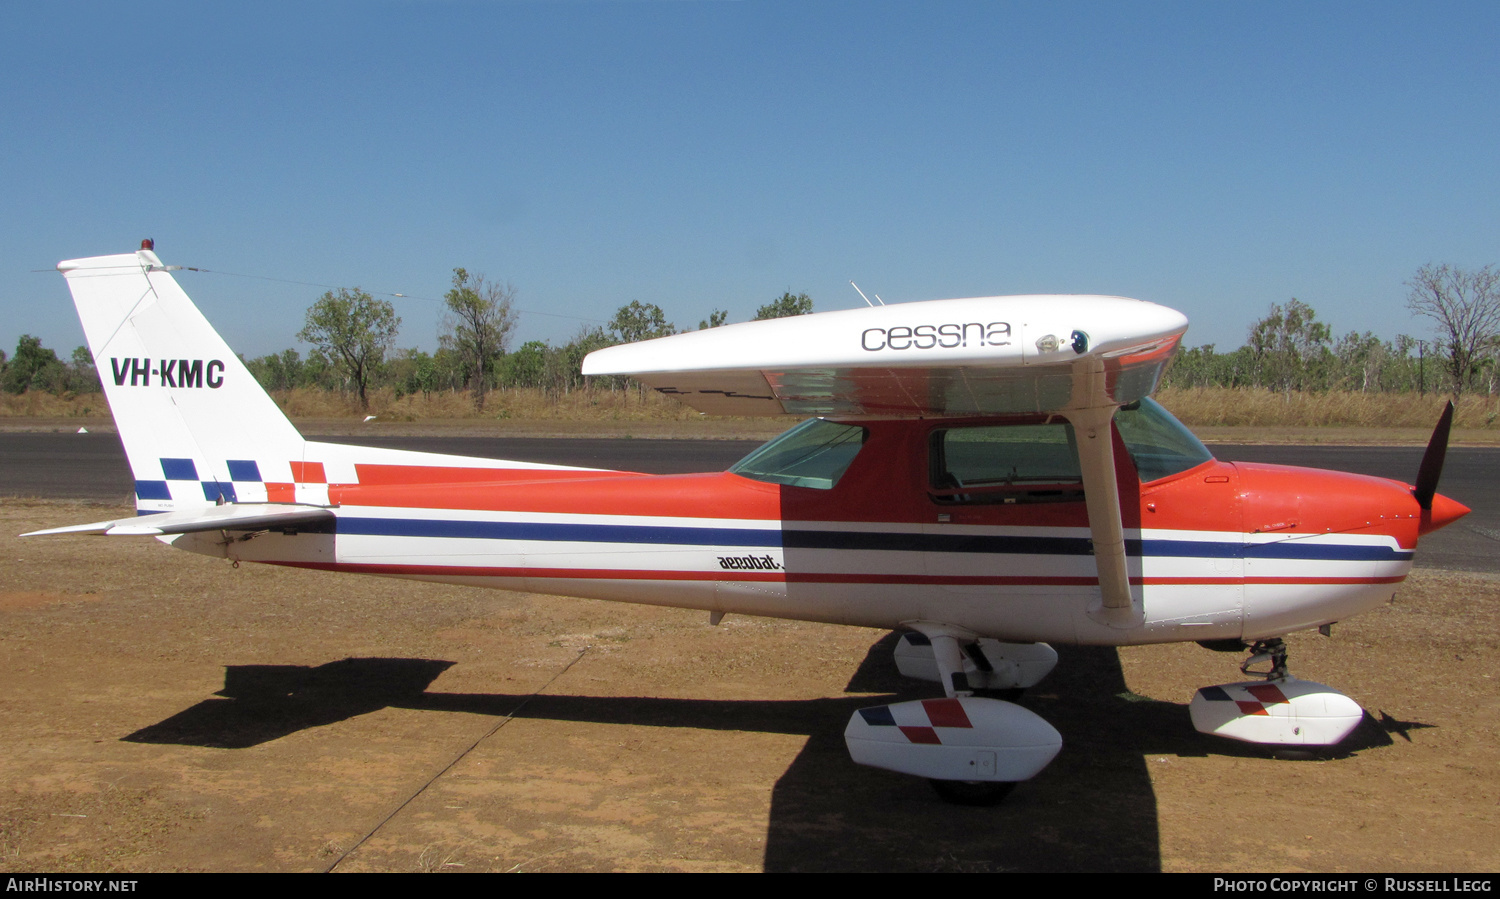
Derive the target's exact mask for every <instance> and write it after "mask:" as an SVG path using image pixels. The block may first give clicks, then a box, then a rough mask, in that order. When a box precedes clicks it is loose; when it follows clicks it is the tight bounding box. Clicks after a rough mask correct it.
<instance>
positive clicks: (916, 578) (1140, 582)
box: [269, 561, 1405, 587]
mask: <svg viewBox="0 0 1500 899" xmlns="http://www.w3.org/2000/svg"><path fill="white" fill-rule="evenodd" d="M269 564H272V565H283V566H286V567H289V568H313V569H317V570H319V571H344V572H350V573H355V574H386V575H406V576H415V575H427V576H434V577H436V576H442V577H454V576H458V577H509V578H559V579H582V580H618V581H641V580H645V581H722V582H724V583H782V582H785V583H789V584H924V585H932V586H953V587H1093V586H1097V585H1098V583H1099V579H1098V578H1093V577H953V576H946V577H945V576H940V575H923V574H814V573H799V572H770V571H737V572H735V573H734V575H733V576H728V575H727V574H726V573H725V572H722V571H662V570H644V569H634V568H536V567H508V566H505V567H502V566H490V565H475V566H464V565H406V564H395V563H391V564H387V563H365V562H295V561H285V562H270V563H269ZM1404 579H1405V578H1403V577H1368V578H1366V577H1348V578H1339V577H1283V578H1274V577H1267V578H1253V579H1251V578H1247V579H1246V580H1245V583H1253V584H1287V585H1293V584H1397V583H1400V582H1401V581H1402V580H1404ZM1130 582H1131V583H1132V584H1135V585H1137V586H1148V587H1149V586H1182V585H1187V586H1193V585H1197V586H1203V585H1232V584H1238V583H1240V581H1239V579H1237V578H1131V579H1130Z"/></svg>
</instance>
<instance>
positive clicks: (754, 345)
mask: <svg viewBox="0 0 1500 899" xmlns="http://www.w3.org/2000/svg"><path fill="white" fill-rule="evenodd" d="M1187 325H1188V322H1187V317H1186V316H1184V315H1183V314H1182V313H1180V312H1177V311H1176V310H1173V309H1168V308H1166V307H1164V306H1158V305H1156V304H1154V303H1147V302H1144V301H1141V300H1132V299H1126V298H1124V297H1104V296H1015V297H981V298H974V299H964V300H938V301H933V302H924V303H913V304H908V305H893V306H877V307H871V308H867V309H852V310H848V311H843V312H825V313H822V314H819V315H809V316H794V317H790V318H781V319H772V320H769V321H759V322H746V323H744V324H739V325H729V326H726V327H721V328H712V329H707V330H702V331H694V332H690V333H688V334H678V335H674V336H671V337H662V338H659V339H656V340H648V341H643V342H641V343H634V344H628V345H624V346H616V347H609V348H607V349H603V350H598V351H596V352H594V353H591V354H589V356H588V358H586V359H585V360H584V363H583V373H584V374H586V375H618V374H623V375H630V376H631V377H634V378H636V379H637V380H639V381H641V382H643V383H645V384H646V385H647V386H649V387H653V388H655V389H656V390H658V391H660V392H662V393H665V394H669V395H672V396H676V397H677V398H679V399H680V400H682V401H683V402H685V403H687V404H688V405H689V406H692V407H693V408H695V409H698V410H699V411H702V412H707V413H712V414H719V415H778V414H783V413H795V414H800V415H822V416H860V417H869V416H882V417H883V416H901V417H906V416H922V417H933V416H938V417H942V416H975V415H1014V414H1020V413H1041V414H1053V413H1055V414H1059V415H1061V416H1063V417H1065V418H1067V419H1068V420H1069V421H1070V422H1072V423H1073V426H1074V429H1075V430H1076V432H1077V433H1078V436H1079V440H1078V456H1079V463H1080V469H1081V471H1082V474H1083V485H1084V499H1085V503H1086V505H1087V507H1088V513H1089V530H1090V533H1091V536H1092V538H1093V550H1094V556H1095V562H1096V564H1097V568H1098V572H1099V586H1100V594H1101V595H1100V606H1099V608H1098V609H1097V610H1096V612H1095V617H1096V618H1098V619H1099V620H1101V621H1104V622H1107V623H1109V624H1111V625H1115V626H1119V627H1128V626H1133V625H1135V624H1137V623H1139V622H1140V621H1141V619H1142V616H1143V610H1142V607H1141V604H1140V602H1139V601H1138V600H1137V599H1133V597H1132V594H1131V589H1130V579H1129V575H1128V572H1127V567H1126V554H1125V531H1124V525H1123V522H1122V520H1121V515H1120V501H1119V494H1118V493H1117V492H1116V481H1115V463H1114V443H1113V437H1112V430H1111V427H1110V422H1111V420H1112V419H1113V416H1114V413H1115V410H1116V409H1118V408H1119V407H1120V406H1122V405H1126V404H1128V403H1132V402H1135V401H1136V400H1139V399H1141V398H1142V397H1145V396H1148V395H1150V393H1151V392H1152V391H1153V390H1155V389H1156V384H1157V381H1158V380H1159V379H1160V377H1161V374H1162V371H1163V369H1164V368H1165V367H1166V364H1167V362H1168V361H1169V360H1170V359H1171V357H1172V353H1173V351H1174V350H1175V349H1176V348H1177V344H1178V342H1179V341H1180V340H1181V339H1182V335H1183V333H1184V332H1185V331H1186V330H1187Z"/></svg>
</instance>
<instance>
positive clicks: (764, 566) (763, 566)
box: [719, 556, 781, 571]
mask: <svg viewBox="0 0 1500 899" xmlns="http://www.w3.org/2000/svg"><path fill="white" fill-rule="evenodd" d="M719 567H720V568H729V569H733V570H735V571H780V570H781V563H780V562H778V561H776V560H775V559H773V558H771V557H770V556H719Z"/></svg>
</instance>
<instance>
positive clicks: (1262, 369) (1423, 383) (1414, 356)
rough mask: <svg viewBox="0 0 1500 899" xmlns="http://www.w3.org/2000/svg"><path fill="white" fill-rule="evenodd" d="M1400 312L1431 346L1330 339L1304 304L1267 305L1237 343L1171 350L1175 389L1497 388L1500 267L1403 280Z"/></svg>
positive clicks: (1425, 271) (1169, 379)
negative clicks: (1423, 324) (1417, 323)
mask: <svg viewBox="0 0 1500 899" xmlns="http://www.w3.org/2000/svg"><path fill="white" fill-rule="evenodd" d="M1406 286H1407V289H1408V292H1407V298H1406V305H1407V309H1408V310H1409V311H1410V312H1411V313H1412V314H1413V315H1414V316H1416V317H1417V318H1425V319H1428V320H1430V321H1431V322H1432V325H1433V332H1434V334H1435V335H1436V339H1430V340H1428V339H1419V338H1416V337H1412V336H1410V335H1406V334H1401V335H1398V336H1397V337H1396V339H1395V340H1381V339H1380V338H1378V337H1376V336H1375V335H1374V334H1373V333H1371V332H1369V331H1366V332H1364V333H1363V334H1360V333H1358V332H1355V331H1350V332H1349V333H1348V334H1345V335H1344V336H1342V337H1338V338H1335V337H1334V334H1333V329H1332V327H1331V326H1329V325H1328V324H1326V323H1324V322H1320V321H1318V315H1317V312H1316V311H1315V310H1314V309H1313V308H1312V307H1311V306H1309V305H1308V304H1306V303H1304V302H1302V301H1300V300H1297V299H1292V300H1290V301H1289V302H1287V303H1286V304H1285V305H1280V304H1273V305H1272V306H1271V311H1270V313H1269V314H1268V315H1266V317H1265V318H1262V319H1261V320H1259V321H1257V322H1256V323H1255V324H1254V325H1252V326H1251V328H1250V333H1249V336H1248V338H1247V339H1246V341H1245V344H1244V346H1241V347H1240V348H1238V349H1236V350H1233V351H1231V352H1227V353H1220V352H1218V351H1217V350H1216V349H1215V347H1214V345H1213V344H1205V345H1203V346H1197V347H1185V348H1183V349H1182V350H1180V351H1179V352H1178V353H1177V357H1176V358H1175V359H1174V360H1173V362H1172V367H1171V368H1170V369H1169V370H1168V372H1167V374H1166V377H1165V378H1164V381H1163V383H1164V384H1165V385H1167V386H1172V387H1259V388H1264V389H1267V390H1274V391H1279V392H1283V393H1291V392H1293V391H1308V392H1323V391H1329V390H1348V391H1354V392H1360V393H1450V394H1453V395H1454V396H1461V395H1463V394H1465V393H1483V394H1487V395H1490V396H1493V395H1494V394H1495V393H1496V390H1497V388H1500V268H1496V267H1495V266H1486V267H1484V268H1482V269H1479V270H1477V271H1465V270H1462V269H1458V268H1454V267H1453V266H1450V265H1425V266H1423V267H1422V268H1420V269H1418V270H1417V273H1416V274H1415V275H1414V276H1413V277H1412V278H1411V279H1410V280H1409V281H1407V282H1406Z"/></svg>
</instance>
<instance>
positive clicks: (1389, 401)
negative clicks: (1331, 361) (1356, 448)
mask: <svg viewBox="0 0 1500 899" xmlns="http://www.w3.org/2000/svg"><path fill="white" fill-rule="evenodd" d="M1156 398H1157V399H1158V400H1160V401H1161V404H1162V405H1163V406H1166V407H1167V408H1168V409H1170V410H1172V414H1173V415H1176V416H1177V417H1178V418H1180V419H1182V422H1183V424H1186V425H1187V426H1188V427H1192V428H1201V427H1260V428H1303V427H1305V428H1426V429H1429V430H1430V429H1431V428H1432V426H1433V424H1434V423H1436V421H1437V418H1438V414H1439V413H1440V412H1441V411H1442V406H1443V401H1444V400H1445V399H1446V397H1445V396H1439V395H1436V394H1428V395H1427V396H1425V397H1424V396H1419V395H1417V394H1415V393H1357V392H1344V391H1330V392H1328V393H1291V394H1284V393H1278V392H1275V391H1271V390H1264V389H1259V388H1246V387H1240V388H1230V387H1192V388H1177V387H1166V388H1163V389H1162V390H1160V391H1158V392H1157V394H1156ZM1497 418H1500V397H1493V396H1466V397H1464V398H1463V400H1462V401H1461V402H1460V403H1459V405H1458V409H1457V412H1456V415H1455V416H1454V420H1453V426H1454V427H1455V428H1457V429H1462V430H1473V431H1486V430H1488V431H1494V430H1497V429H1500V428H1497Z"/></svg>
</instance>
